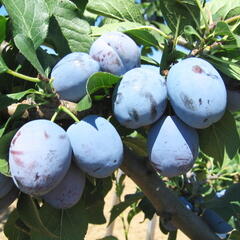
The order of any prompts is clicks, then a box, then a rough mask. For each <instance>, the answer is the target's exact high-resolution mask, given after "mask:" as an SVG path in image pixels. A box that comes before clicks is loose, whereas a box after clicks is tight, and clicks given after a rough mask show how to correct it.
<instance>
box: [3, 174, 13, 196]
mask: <svg viewBox="0 0 240 240" xmlns="http://www.w3.org/2000/svg"><path fill="white" fill-rule="evenodd" d="M13 185H14V183H13V180H12V178H10V177H7V176H5V175H3V174H1V173H0V198H3V197H4V196H5V195H6V194H7V193H8V192H9V191H10V190H11V189H12V187H13Z"/></svg>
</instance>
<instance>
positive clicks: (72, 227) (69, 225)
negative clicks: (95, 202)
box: [31, 201, 88, 240]
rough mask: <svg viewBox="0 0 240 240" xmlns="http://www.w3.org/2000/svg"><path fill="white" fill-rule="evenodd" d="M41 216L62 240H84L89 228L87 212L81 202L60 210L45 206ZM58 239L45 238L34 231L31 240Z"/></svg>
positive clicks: (41, 210) (42, 208)
mask: <svg viewBox="0 0 240 240" xmlns="http://www.w3.org/2000/svg"><path fill="white" fill-rule="evenodd" d="M39 212H40V216H41V219H42V220H43V222H44V224H45V225H46V226H47V227H48V228H49V229H50V230H51V231H52V232H53V233H55V235H59V236H61V237H60V238H61V240H83V239H84V237H85V234H86V232H87V228H88V217H87V210H86V209H85V206H84V202H83V201H79V202H78V203H77V204H76V205H75V206H73V207H72V208H69V209H65V210H59V209H55V208H52V207H50V206H49V205H47V204H44V205H43V207H41V209H40V211H39ZM55 239H56V238H49V237H43V236H42V235H41V234H39V233H37V232H36V231H33V232H32V234H31V240H55Z"/></svg>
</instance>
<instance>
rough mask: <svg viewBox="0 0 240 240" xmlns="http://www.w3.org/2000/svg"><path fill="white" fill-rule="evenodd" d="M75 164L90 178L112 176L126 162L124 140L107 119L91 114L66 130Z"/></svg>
mask: <svg viewBox="0 0 240 240" xmlns="http://www.w3.org/2000/svg"><path fill="white" fill-rule="evenodd" d="M67 133H68V136H69V139H70V142H71V145H72V149H73V154H74V160H75V163H76V165H77V166H78V167H79V168H80V169H82V170H83V171H84V172H86V173H87V174H89V175H90V176H93V177H96V178H104V177H107V176H110V175H111V174H112V172H113V171H114V170H116V169H117V168H118V167H119V166H120V164H121V163H122V160H123V144H122V140H121V138H120V136H119V134H118V132H117V131H116V129H115V128H114V127H113V125H112V124H111V123H110V122H108V121H107V120H106V119H105V118H103V117H99V116H97V115H88V116H86V117H85V118H83V119H82V120H81V121H80V122H78V123H76V124H73V125H71V126H70V127H69V128H68V130H67Z"/></svg>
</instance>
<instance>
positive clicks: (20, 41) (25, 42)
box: [14, 34, 46, 77]
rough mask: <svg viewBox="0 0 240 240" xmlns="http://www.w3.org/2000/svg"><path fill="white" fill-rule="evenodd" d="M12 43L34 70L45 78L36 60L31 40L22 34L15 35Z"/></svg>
mask: <svg viewBox="0 0 240 240" xmlns="http://www.w3.org/2000/svg"><path fill="white" fill-rule="evenodd" d="M14 42H15V44H16V46H17V47H18V49H19V50H20V52H21V53H22V54H23V55H24V56H25V57H26V58H27V60H28V61H29V62H30V63H31V64H32V65H33V66H34V67H35V68H36V70H37V71H38V72H39V73H41V74H42V75H43V76H45V77H46V74H45V72H44V70H43V68H42V66H41V64H40V62H39V60H38V58H37V54H36V51H35V49H34V45H33V42H32V40H31V39H30V38H28V37H26V36H25V35H23V34H17V35H16V36H15V38H14Z"/></svg>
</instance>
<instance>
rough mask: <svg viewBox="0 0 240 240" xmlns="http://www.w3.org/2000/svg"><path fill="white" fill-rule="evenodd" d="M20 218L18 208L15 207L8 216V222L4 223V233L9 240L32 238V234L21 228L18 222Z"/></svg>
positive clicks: (27, 239) (28, 239)
mask: <svg viewBox="0 0 240 240" xmlns="http://www.w3.org/2000/svg"><path fill="white" fill-rule="evenodd" d="M18 220H19V214H18V211H17V209H14V210H13V211H12V212H11V213H10V215H9V216H8V219H7V222H6V224H5V225H4V234H5V235H6V237H7V239H8V240H30V236H29V235H28V233H26V232H25V229H21V228H20V227H19V226H18V225H17V224H16V223H17V221H18Z"/></svg>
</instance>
